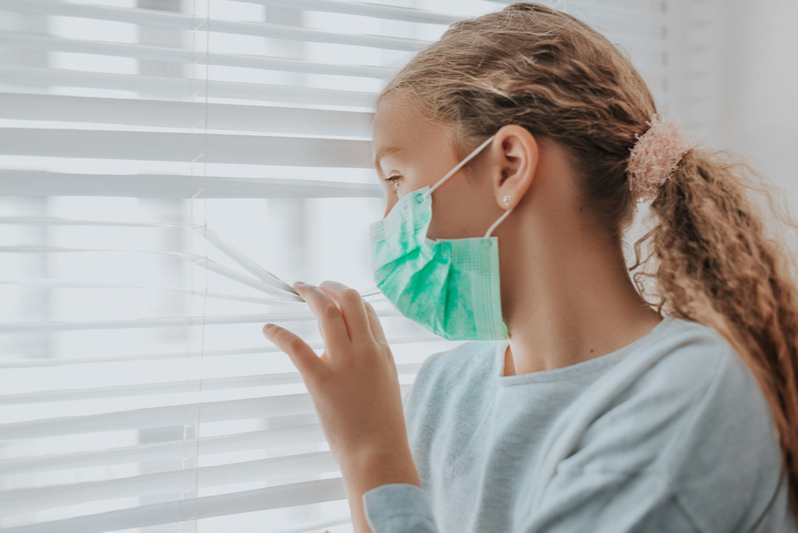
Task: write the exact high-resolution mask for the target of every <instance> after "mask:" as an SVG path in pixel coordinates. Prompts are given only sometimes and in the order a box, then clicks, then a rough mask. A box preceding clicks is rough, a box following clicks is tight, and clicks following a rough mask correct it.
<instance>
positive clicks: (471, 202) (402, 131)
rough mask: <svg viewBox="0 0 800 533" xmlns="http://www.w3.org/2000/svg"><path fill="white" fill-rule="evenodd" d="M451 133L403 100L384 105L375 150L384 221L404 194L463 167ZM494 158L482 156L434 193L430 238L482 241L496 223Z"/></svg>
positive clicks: (389, 99)
mask: <svg viewBox="0 0 800 533" xmlns="http://www.w3.org/2000/svg"><path fill="white" fill-rule="evenodd" d="M453 133H454V132H453V128H452V127H451V126H448V125H446V124H437V123H433V122H430V121H428V120H426V119H424V118H423V117H422V116H421V115H420V113H419V111H418V110H417V107H416V106H414V105H409V102H408V101H407V100H406V99H405V98H404V97H403V96H402V95H392V96H389V97H387V98H385V99H384V100H383V101H382V102H381V104H380V105H379V106H378V109H377V111H376V113H375V119H374V121H373V128H372V134H373V136H372V148H373V153H374V155H375V168H376V170H377V172H378V177H379V178H380V181H381V184H382V185H383V188H384V193H385V194H386V212H385V214H384V216H386V215H388V214H389V212H390V211H391V210H392V208H393V207H394V205H395V204H396V203H397V201H398V200H399V199H400V198H402V197H403V196H404V195H406V194H408V193H409V192H411V191H414V190H417V189H420V188H422V187H426V186H427V187H431V186H433V185H434V184H436V182H438V181H439V180H440V179H441V178H442V177H443V176H444V175H445V174H447V173H448V172H449V171H450V170H451V169H452V168H453V167H455V166H456V165H457V164H458V163H459V161H460V160H459V158H458V156H457V154H456V153H455V151H454V149H453V144H452V140H451V139H452V138H453ZM490 159H491V157H487V156H485V154H482V155H479V156H478V157H476V158H475V159H473V160H472V161H470V162H469V163H468V164H467V165H466V167H465V168H464V169H461V170H460V171H459V172H457V173H456V174H455V175H454V176H452V177H451V178H450V179H449V180H447V181H446V182H445V183H444V184H443V185H442V186H441V187H440V188H438V189H436V191H435V192H434V193H433V204H432V206H433V218H432V220H431V224H430V227H429V228H428V237H429V238H432V239H459V238H467V237H483V235H484V234H485V233H486V230H487V229H488V228H489V227H490V226H491V225H492V223H493V222H494V221H495V220H496V219H497V216H498V208H497V205H496V203H495V200H494V191H493V189H492V180H491V179H490V175H489V174H488V173H489V172H490V171H491V170H490V167H489V161H487V160H490ZM467 168H469V169H470V170H469V171H468V172H465V170H466V169H467ZM500 212H502V211H500Z"/></svg>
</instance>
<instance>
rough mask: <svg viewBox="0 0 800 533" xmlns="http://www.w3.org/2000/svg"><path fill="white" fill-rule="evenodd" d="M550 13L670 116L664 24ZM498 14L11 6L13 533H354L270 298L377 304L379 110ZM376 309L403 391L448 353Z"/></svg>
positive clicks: (5, 389) (419, 4)
mask: <svg viewBox="0 0 800 533" xmlns="http://www.w3.org/2000/svg"><path fill="white" fill-rule="evenodd" d="M551 4H553V5H555V6H556V7H560V8H562V9H567V10H574V11H575V13H576V14H578V15H579V16H581V17H583V18H586V19H588V20H590V21H591V22H595V23H596V24H597V25H598V26H600V27H601V28H605V29H606V30H607V31H609V32H616V33H614V36H615V37H614V39H615V40H616V41H618V42H627V43H629V48H630V49H631V51H632V52H633V53H634V58H635V59H636V60H637V62H638V63H639V64H640V66H641V67H642V68H643V70H644V71H645V73H646V75H647V76H648V78H649V79H650V80H651V81H652V82H653V83H654V89H656V92H657V93H658V94H659V95H661V97H663V98H666V96H665V95H667V94H668V92H667V83H666V80H667V78H668V72H667V70H666V69H665V67H664V65H665V63H664V61H665V58H666V57H667V55H668V54H669V50H670V48H669V46H670V41H669V39H668V34H667V32H666V30H665V28H668V27H669V26H670V24H672V22H671V18H670V13H669V10H668V9H667V7H668V3H667V2H638V1H637V2H634V1H627V2H626V1H622V0H615V1H613V2H612V1H609V2H600V1H597V2H589V1H586V2H551ZM502 7H503V3H501V2H488V1H484V0H439V1H434V0H430V1H423V0H416V1H415V0H407V1H402V0H394V1H391V2H390V1H387V2H385V3H367V2H355V1H344V0H241V1H237V0H74V1H66V0H61V1H59V0H0V302H2V303H1V304H0V530H3V531H8V532H14V533H33V532H64V531H70V532H72V531H75V532H81V533H90V532H103V531H136V532H144V533H161V532H173V531H174V532H186V531H201V532H227V531H237V532H249V531H252V532H256V531H257V532H260V533H264V532H273V533H274V532H290V531H291V532H301V531H322V530H330V531H331V532H332V533H333V532H337V531H349V530H351V529H352V528H351V526H350V525H349V516H348V515H349V511H348V506H347V502H346V500H345V494H344V490H343V486H342V483H341V478H340V473H339V471H338V469H337V467H336V464H335V463H334V462H333V460H332V458H331V456H330V453H329V451H328V447H327V445H326V443H325V442H324V438H323V436H322V433H321V431H320V428H319V426H318V424H317V421H316V417H315V415H314V411H313V408H312V405H311V402H310V400H309V398H308V396H307V395H306V393H305V388H304V386H303V385H302V381H301V380H300V377H299V375H298V374H297V373H296V372H295V371H294V369H293V367H292V365H291V363H290V362H289V361H288V358H287V357H286V356H285V355H283V354H281V353H280V352H279V351H278V350H276V349H275V348H274V347H272V346H270V345H269V343H267V341H265V340H264V339H263V338H262V336H261V333H260V329H261V325H262V324H264V323H265V322H267V321H273V322H279V323H281V324H282V325H284V326H286V327H288V328H290V329H292V330H293V331H295V332H297V333H299V334H300V335H302V336H303V337H304V338H306V339H307V340H308V341H309V342H310V343H312V344H313V346H315V347H316V348H321V344H320V337H319V334H318V331H317V327H316V322H315V320H314V319H313V316H312V315H311V314H310V313H309V312H308V310H307V308H306V307H305V305H304V304H302V303H301V302H299V303H298V302H291V301H287V300H286V299H285V298H283V297H282V296H281V295H282V294H284V293H283V291H282V288H281V284H280V283H279V282H277V281H276V280H275V279H274V278H273V277H272V276H271V275H270V272H271V273H274V274H276V275H278V276H279V277H280V278H282V279H284V280H286V281H288V282H292V281H295V280H305V281H309V282H313V283H318V282H320V281H322V280H324V279H336V280H339V281H342V282H344V283H347V284H349V285H351V286H353V287H356V288H358V289H360V290H362V291H366V290H369V289H370V287H371V285H372V281H371V274H370V271H369V250H368V237H367V235H368V224H369V223H370V222H372V221H374V220H377V219H378V218H380V216H381V215H382V213H383V200H382V194H381V192H380V189H379V187H378V186H377V184H376V183H377V182H376V178H375V176H374V173H373V171H372V170H371V148H370V143H369V139H370V121H371V113H372V105H373V101H374V98H375V96H376V94H377V92H378V91H379V90H380V88H381V86H382V84H383V83H384V82H385V80H386V79H387V78H388V77H389V76H391V74H392V72H394V71H395V70H396V69H397V68H398V67H400V66H401V65H402V64H403V63H404V62H405V61H406V60H407V59H408V58H409V57H410V55H411V54H412V53H413V51H414V50H416V49H418V48H420V47H421V46H423V45H424V43H425V42H428V41H431V40H434V39H436V38H437V37H438V36H439V35H441V33H442V32H443V31H444V30H445V29H446V26H447V24H449V23H450V22H452V21H454V20H457V19H459V18H463V17H467V16H473V15H478V14H481V13H485V12H488V11H493V10H497V9H501V8H502ZM633 20H636V21H639V22H638V23H637V24H631V21H633ZM626 40H627V41H626ZM267 271H269V272H267ZM372 299H373V301H374V303H375V305H376V307H377V308H378V309H379V313H380V314H381V315H382V316H383V322H384V326H385V329H386V331H387V334H388V336H389V337H390V339H392V340H393V350H394V353H395V358H396V360H397V361H398V364H399V370H400V374H401V382H402V383H403V384H404V386H406V387H407V386H408V385H410V383H411V382H412V381H413V377H414V373H415V372H416V369H417V368H418V366H419V364H420V363H421V361H422V360H424V358H425V357H427V356H428V355H430V354H431V353H433V352H435V351H439V350H443V349H447V348H448V347H450V346H451V343H448V342H445V341H442V340H441V339H439V338H437V337H434V336H432V335H430V334H428V333H427V332H425V331H424V330H422V329H421V328H419V327H418V326H416V325H414V324H412V323H410V322H409V321H407V320H406V319H404V318H402V317H400V316H398V315H397V313H396V312H395V311H394V310H393V309H392V308H391V307H390V306H389V305H388V304H387V303H386V302H385V301H383V300H381V299H380V298H374V297H373V298H372Z"/></svg>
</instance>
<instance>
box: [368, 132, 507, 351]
mask: <svg viewBox="0 0 800 533" xmlns="http://www.w3.org/2000/svg"><path fill="white" fill-rule="evenodd" d="M492 139H494V137H491V138H490V139H488V140H486V141H485V142H484V143H483V144H482V145H480V146H479V147H478V148H476V149H475V151H473V152H472V153H471V154H469V155H468V156H467V157H466V158H465V159H464V160H463V161H461V163H459V164H458V165H457V166H456V167H455V168H453V170H451V171H450V172H448V173H447V175H445V176H444V177H443V178H442V179H441V180H439V182H438V183H436V185H434V186H433V187H432V188H431V187H423V188H421V189H417V190H416V191H412V192H410V193H408V194H406V195H405V196H403V197H402V198H401V199H400V200H399V201H398V202H397V204H395V206H394V207H393V208H392V210H391V212H390V213H389V215H388V216H387V217H386V218H384V219H383V220H381V221H379V222H376V223H374V224H372V226H371V227H370V229H371V233H372V260H373V268H374V273H375V282H376V283H377V284H378V288H379V289H380V290H381V292H382V293H383V294H384V295H385V296H386V297H387V298H388V299H389V301H391V302H392V303H393V304H394V305H395V307H396V308H397V310H398V311H400V312H401V313H402V314H403V315H405V316H406V317H408V318H410V319H411V320H413V321H415V322H417V323H419V324H421V325H422V326H423V327H425V328H426V329H428V330H430V331H432V332H433V333H435V334H437V335H440V336H442V337H444V338H445V339H448V340H502V339H505V338H506V337H507V336H508V329H507V328H506V325H505V324H504V323H503V315H502V312H501V309H500V267H499V256H498V248H497V237H490V235H491V234H492V232H493V231H494V229H495V228H496V227H497V225H498V224H500V222H502V221H503V219H505V218H506V217H507V216H508V215H509V213H511V209H509V210H507V211H506V212H505V213H504V214H503V216H502V217H500V218H499V219H498V220H497V222H495V223H494V224H493V225H492V227H491V228H489V231H487V232H486V235H485V236H484V237H482V238H470V239H440V240H436V241H433V240H431V239H428V237H427V234H428V226H429V225H430V222H431V213H432V211H431V193H432V192H433V191H435V190H436V189H438V188H439V187H440V186H441V185H442V184H443V183H444V182H445V181H447V180H448V179H449V178H450V177H451V176H453V175H454V174H455V173H456V172H458V171H459V170H460V169H461V167H463V166H464V165H466V164H467V163H468V162H469V161H470V160H471V159H472V158H473V157H475V156H476V155H478V154H479V153H480V152H481V150H483V149H484V148H485V147H486V146H487V145H488V144H489V143H490V142H491V141H492Z"/></svg>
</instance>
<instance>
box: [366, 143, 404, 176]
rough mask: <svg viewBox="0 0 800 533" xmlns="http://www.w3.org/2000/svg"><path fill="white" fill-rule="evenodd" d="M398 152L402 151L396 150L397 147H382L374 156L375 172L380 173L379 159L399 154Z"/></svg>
mask: <svg viewBox="0 0 800 533" xmlns="http://www.w3.org/2000/svg"><path fill="white" fill-rule="evenodd" d="M400 150H402V148H398V147H397V146H382V147H381V149H380V150H378V152H377V153H376V154H375V161H374V162H373V165H375V170H377V171H378V172H381V159H383V157H384V156H385V155H387V154H392V153H395V152H399V151H400Z"/></svg>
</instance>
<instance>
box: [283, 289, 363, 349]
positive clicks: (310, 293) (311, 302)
mask: <svg viewBox="0 0 800 533" xmlns="http://www.w3.org/2000/svg"><path fill="white" fill-rule="evenodd" d="M294 288H295V290H297V292H298V294H300V296H302V297H303V299H304V300H305V301H306V303H308V307H310V308H311V312H312V313H314V316H316V317H317V321H318V322H319V329H320V332H321V333H322V339H323V340H324V341H325V345H326V348H328V349H330V348H334V349H337V348H346V347H347V346H348V345H349V343H350V335H348V333H347V326H345V323H344V316H343V314H342V311H341V310H339V307H337V305H336V304H335V303H334V302H333V300H331V299H330V297H329V296H328V295H327V294H325V293H324V292H322V290H321V289H319V287H315V286H314V285H307V284H305V283H301V282H297V283H295V284H294Z"/></svg>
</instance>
